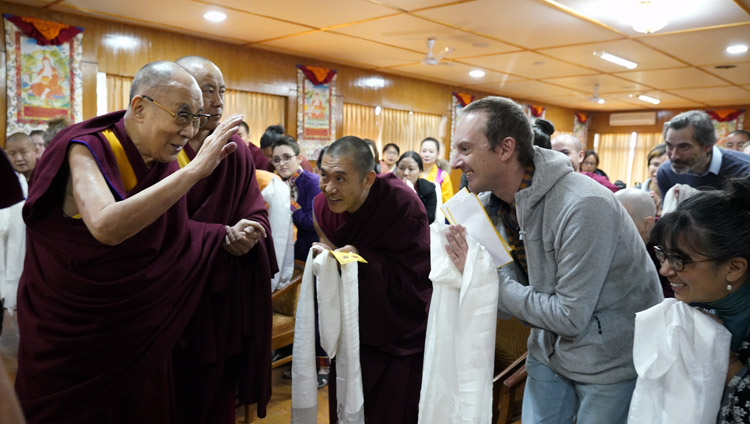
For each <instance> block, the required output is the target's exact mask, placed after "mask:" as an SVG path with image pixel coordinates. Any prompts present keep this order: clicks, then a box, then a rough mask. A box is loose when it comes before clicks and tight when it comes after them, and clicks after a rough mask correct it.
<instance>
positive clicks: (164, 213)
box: [16, 62, 254, 424]
mask: <svg viewBox="0 0 750 424" xmlns="http://www.w3.org/2000/svg"><path fill="white" fill-rule="evenodd" d="M202 109H203V99H202V96H201V90H200V87H199V86H198V84H197V83H196V82H195V80H194V79H193V77H192V76H190V74H188V73H187V72H186V71H185V70H184V69H183V68H181V67H180V66H178V65H176V64H175V63H172V62H154V63H150V64H148V65H146V66H144V67H143V68H142V69H141V70H139V71H138V73H137V74H136V76H135V78H134V80H133V84H132V88H131V92H130V103H129V105H128V108H127V110H125V111H119V112H114V113H110V114H107V115H103V116H100V117H97V118H94V119H91V120H88V121H85V122H82V123H79V124H75V125H73V126H70V127H68V128H66V129H65V130H63V131H61V132H60V133H58V134H57V136H56V139H55V141H54V142H53V143H51V144H50V145H49V147H48V149H47V150H46V151H45V153H44V155H43V156H42V158H41V159H40V165H41V166H40V168H39V169H38V172H36V173H35V174H34V184H33V185H32V186H31V190H30V192H29V197H28V200H27V201H26V205H25V206H24V210H23V213H24V218H25V220H26V224H27V255H26V264H25V267H24V273H23V275H22V277H21V282H20V287H19V292H18V315H19V320H18V321H19V330H20V339H21V340H20V345H19V351H18V374H17V378H16V390H17V392H18V395H19V398H20V400H21V404H22V407H23V409H24V412H25V415H26V419H27V420H28V422H29V423H31V424H33V423H43V422H44V423H47V422H56V423H68V422H107V423H118V422H122V423H128V422H140V423H164V422H174V421H176V419H175V417H174V412H175V403H174V391H175V387H174V386H175V383H174V380H173V373H172V368H171V362H172V351H173V349H174V348H175V345H176V344H177V343H179V341H180V338H181V336H183V334H184V331H185V327H186V326H187V325H188V323H189V321H190V319H191V317H192V316H193V315H194V314H195V311H196V308H197V307H198V304H199V302H200V300H201V296H204V295H205V292H206V290H207V287H208V288H210V285H209V284H208V282H209V281H210V280H209V278H208V276H211V275H213V274H214V273H215V272H217V271H221V269H222V267H223V266H224V265H225V263H226V260H227V257H229V256H230V253H231V252H233V251H234V250H236V249H239V248H240V246H243V245H245V244H247V240H246V239H248V238H253V233H254V228H253V226H252V225H251V224H250V223H249V222H248V221H247V220H240V221H238V222H237V223H235V224H234V226H233V228H231V229H228V228H227V227H226V226H225V225H222V224H210V223H202V222H197V221H193V220H190V219H189V217H188V214H187V201H186V198H185V194H186V193H187V192H188V190H190V188H191V187H193V186H194V185H195V184H196V183H197V182H198V181H200V180H201V179H203V178H205V177H206V176H208V175H209V174H211V172H212V171H213V170H214V168H216V166H217V165H218V164H219V163H221V161H222V160H223V159H224V158H225V157H226V156H227V155H229V154H231V153H232V152H233V151H234V149H236V147H237V146H236V145H235V143H232V142H230V143H227V141H228V140H229V139H230V137H232V135H234V134H235V133H236V131H237V125H238V124H239V122H240V121H241V120H242V117H241V116H239V115H234V116H231V117H229V118H228V119H227V120H226V121H225V122H223V123H222V124H220V125H218V126H217V127H216V129H215V130H214V131H213V133H212V135H211V136H210V137H208V138H206V140H205V141H204V143H203V146H202V148H201V150H200V151H199V152H198V154H197V155H196V156H195V158H194V159H193V160H192V161H190V163H188V164H186V165H185V166H184V167H182V168H180V167H179V166H178V163H177V162H176V161H175V159H176V158H177V156H178V154H179V153H180V152H181V151H182V149H183V148H184V147H185V145H186V144H187V142H188V140H190V139H191V138H192V137H193V136H195V134H196V133H197V132H198V130H199V128H200V126H201V125H202V124H203V123H205V122H206V121H207V120H208V118H209V117H208V116H206V115H205V114H203V113H202ZM248 229H253V230H251V231H248Z"/></svg>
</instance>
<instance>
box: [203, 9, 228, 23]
mask: <svg viewBox="0 0 750 424" xmlns="http://www.w3.org/2000/svg"><path fill="white" fill-rule="evenodd" d="M203 18H204V19H206V20H207V21H211V22H221V21H223V20H224V19H226V18H227V15H226V14H224V13H222V12H219V11H216V10H212V11H210V12H206V13H205V14H204V15H203Z"/></svg>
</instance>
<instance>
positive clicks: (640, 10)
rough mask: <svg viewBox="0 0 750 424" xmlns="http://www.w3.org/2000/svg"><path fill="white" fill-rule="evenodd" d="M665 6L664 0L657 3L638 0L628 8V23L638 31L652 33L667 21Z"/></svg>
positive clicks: (662, 26) (648, 0)
mask: <svg viewBox="0 0 750 424" xmlns="http://www.w3.org/2000/svg"><path fill="white" fill-rule="evenodd" d="M659 6H661V7H659ZM666 7H667V5H665V4H664V2H661V3H660V4H658V5H657V4H656V2H654V1H651V0H639V1H637V2H636V3H635V4H634V5H633V6H632V9H630V24H631V25H632V27H633V29H634V30H636V31H638V32H640V33H643V34H653V33H655V32H656V31H659V30H661V29H662V28H664V27H665V26H667V24H668V23H669V21H667V19H666V18H665V16H668V12H669V11H667V10H665V8H666Z"/></svg>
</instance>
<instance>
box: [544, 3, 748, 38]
mask: <svg viewBox="0 0 750 424" xmlns="http://www.w3.org/2000/svg"><path fill="white" fill-rule="evenodd" d="M558 1H559V2H560V3H562V4H564V5H565V6H567V7H570V8H571V9H573V10H575V11H577V12H579V13H581V14H583V15H585V16H587V17H590V18H593V19H596V20H597V21H599V22H602V23H604V24H606V25H609V26H611V27H613V28H615V29H617V30H619V31H622V32H623V33H625V34H628V35H631V36H641V35H643V34H641V33H639V32H637V31H635V30H633V28H632V26H631V22H629V21H628V19H627V17H628V16H629V15H630V10H633V9H632V6H633V4H634V3H636V2H635V1H633V0H608V1H602V0H558ZM654 3H656V4H657V5H658V4H659V3H661V4H662V5H663V6H664V11H663V12H662V14H663V15H665V16H666V18H667V21H668V24H667V26H666V27H665V28H664V29H662V30H661V31H659V32H672V31H684V30H689V29H693V28H698V27H708V26H716V25H727V24H734V23H739V22H744V21H747V20H748V19H749V18H750V16H748V15H747V14H746V13H745V12H744V11H743V10H742V8H741V7H739V6H738V5H737V4H736V3H735V2H734V1H733V0H659V1H658V2H654Z"/></svg>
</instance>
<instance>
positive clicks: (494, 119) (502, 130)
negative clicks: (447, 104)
mask: <svg viewBox="0 0 750 424" xmlns="http://www.w3.org/2000/svg"><path fill="white" fill-rule="evenodd" d="M479 112H484V113H486V114H487V128H485V131H484V133H485V137H487V140H489V142H490V149H492V150H494V149H495V148H496V147H497V146H498V145H500V142H501V141H503V139H504V138H505V137H513V139H514V140H516V151H517V152H518V161H519V162H521V163H522V164H523V165H529V164H531V162H532V160H533V158H534V147H533V141H534V133H533V131H532V130H531V123H530V122H529V118H527V117H526V114H525V113H523V109H522V108H521V106H520V105H519V104H518V103H516V102H514V101H513V100H511V99H508V98H505V97H496V96H490V97H485V98H483V99H479V100H477V101H475V102H472V103H469V105H468V106H466V107H465V108H464V109H463V111H462V116H466V115H468V114H470V113H479Z"/></svg>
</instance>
